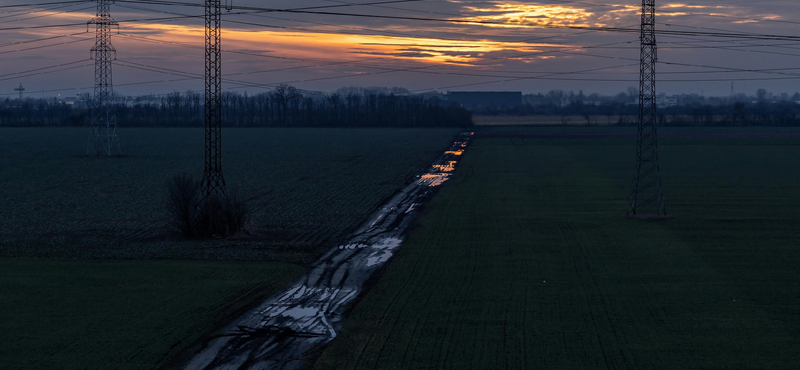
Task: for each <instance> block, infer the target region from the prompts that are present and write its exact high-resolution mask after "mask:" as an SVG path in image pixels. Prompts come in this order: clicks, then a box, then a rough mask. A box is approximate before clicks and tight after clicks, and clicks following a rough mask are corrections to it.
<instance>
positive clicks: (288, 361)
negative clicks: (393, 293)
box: [185, 132, 473, 370]
mask: <svg viewBox="0 0 800 370" xmlns="http://www.w3.org/2000/svg"><path fill="white" fill-rule="evenodd" d="M472 135H473V133H472V132H467V133H462V134H460V135H459V136H458V138H457V139H456V140H455V141H454V142H453V144H452V145H451V146H450V148H449V149H448V150H447V151H445V152H444V153H443V154H442V155H440V156H439V158H437V159H436V161H435V162H434V163H433V164H432V165H431V167H430V168H429V169H428V171H427V172H425V173H423V174H420V175H418V176H417V178H416V180H415V181H414V182H412V183H411V184H409V185H407V186H406V187H405V188H403V189H402V190H400V191H399V192H398V193H396V194H395V195H394V196H393V197H392V198H391V199H390V200H389V201H388V202H386V203H385V204H384V205H383V206H382V207H381V208H380V209H378V210H377V211H376V212H374V213H373V214H372V215H371V216H370V217H369V219H367V221H366V222H365V223H364V224H362V226H361V227H360V228H359V229H358V230H356V231H355V232H354V233H353V234H351V235H350V236H349V237H348V238H347V241H346V242H345V243H343V244H341V245H339V246H337V247H335V248H333V249H331V250H330V251H328V252H327V253H326V254H325V255H323V256H322V258H321V259H320V260H319V261H318V262H317V263H315V264H314V266H313V267H312V269H311V270H310V271H309V272H308V273H307V274H306V275H305V276H303V277H302V278H301V279H300V280H298V281H297V282H296V283H295V284H293V285H292V286H290V287H289V288H287V289H286V290H284V291H283V292H282V293H280V294H278V295H276V296H273V297H270V298H269V299H268V300H266V301H265V302H263V303H262V304H261V305H260V306H259V307H257V308H256V309H254V310H251V311H249V312H248V313H246V314H244V315H243V316H241V317H239V318H238V319H236V320H235V321H234V322H233V323H232V324H231V325H229V326H228V327H227V328H226V329H225V330H223V332H222V334H220V335H218V336H216V337H214V338H211V339H210V340H209V341H208V342H207V343H205V346H204V348H203V349H202V350H201V351H200V352H199V353H197V354H196V355H195V356H194V357H193V358H192V359H191V361H190V362H189V363H188V364H187V365H186V367H185V368H186V369H190V370H199V369H202V370H207V369H208V370H210V369H282V370H284V369H285V370H289V369H298V368H302V367H303V365H305V357H306V354H308V353H309V352H311V351H314V350H316V349H318V348H320V347H321V346H322V345H324V344H326V343H328V342H330V341H331V340H333V339H334V338H335V337H336V335H337V333H338V331H339V330H340V329H341V328H342V326H343V324H344V316H343V315H344V312H345V310H346V309H347V306H348V304H349V303H351V302H352V301H353V300H354V299H355V298H356V297H358V295H359V294H360V293H361V290H362V287H363V285H364V283H365V282H366V281H367V279H368V278H369V277H370V276H371V275H372V274H373V273H374V272H375V271H377V270H378V269H379V268H380V267H381V266H383V265H385V264H386V263H387V262H388V261H389V260H390V259H391V257H392V256H393V255H394V253H395V251H396V250H397V249H398V248H400V246H401V245H402V243H403V241H404V240H405V234H406V232H407V231H408V230H409V228H410V227H411V225H412V224H413V222H414V220H415V219H416V218H417V216H418V215H419V209H420V206H421V205H422V204H425V203H426V202H427V201H428V200H429V199H430V198H431V196H432V195H433V193H434V191H435V190H436V188H437V187H439V186H440V185H442V184H443V183H444V182H445V181H447V180H448V179H449V178H450V176H451V174H452V172H453V171H454V170H455V165H456V164H457V163H458V161H459V159H460V157H461V155H462V154H463V153H464V150H465V148H466V146H467V143H468V142H469V140H470V138H471V136H472Z"/></svg>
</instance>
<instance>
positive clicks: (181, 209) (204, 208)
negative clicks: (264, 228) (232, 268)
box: [166, 173, 249, 238]
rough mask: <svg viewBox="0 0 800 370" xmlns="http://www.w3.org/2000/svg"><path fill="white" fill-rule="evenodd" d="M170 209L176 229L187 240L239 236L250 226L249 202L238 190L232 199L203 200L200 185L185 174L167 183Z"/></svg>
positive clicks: (217, 197) (167, 202)
mask: <svg viewBox="0 0 800 370" xmlns="http://www.w3.org/2000/svg"><path fill="white" fill-rule="evenodd" d="M167 190H168V196H167V200H166V207H167V209H168V210H169V212H170V215H171V216H172V226H173V227H175V228H176V229H178V231H180V232H181V233H182V234H183V235H185V236H186V237H187V238H196V237H200V238H208V237H211V238H222V237H227V236H231V235H235V234H237V233H238V232H240V231H241V230H242V229H243V228H244V227H245V225H247V224H248V221H249V220H248V214H249V210H248V207H247V202H246V201H245V200H244V199H242V198H241V197H240V196H239V192H238V191H236V190H235V189H234V190H233V191H231V192H229V194H228V196H224V195H211V196H208V197H205V198H202V199H201V194H200V193H201V191H200V182H199V181H197V180H195V179H194V178H193V177H192V176H191V175H189V174H186V173H181V174H179V175H176V176H174V177H173V178H172V179H170V181H169V182H168V183H167Z"/></svg>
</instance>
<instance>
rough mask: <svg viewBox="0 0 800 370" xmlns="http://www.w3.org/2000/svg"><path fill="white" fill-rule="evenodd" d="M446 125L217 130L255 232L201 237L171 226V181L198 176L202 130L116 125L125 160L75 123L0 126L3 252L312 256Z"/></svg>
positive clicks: (395, 183)
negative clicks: (186, 236)
mask: <svg viewBox="0 0 800 370" xmlns="http://www.w3.org/2000/svg"><path fill="white" fill-rule="evenodd" d="M457 133H458V131H457V130H454V129H225V130H224V132H223V140H224V146H223V149H224V153H223V154H224V160H223V171H224V174H225V177H226V182H227V184H228V186H229V187H238V188H239V189H240V194H241V195H242V196H244V197H245V198H248V199H249V200H250V205H249V208H250V209H251V211H252V218H253V219H254V222H255V229H256V232H257V236H254V237H246V238H235V239H233V240H226V241H212V242H206V243H197V242H196V241H193V242H186V241H183V240H181V239H180V238H179V237H178V236H177V235H176V233H175V232H174V231H173V230H170V228H169V227H168V223H169V222H168V213H167V210H166V208H165V207H164V205H163V199H164V198H165V196H166V182H167V180H168V179H169V178H170V177H171V176H173V175H175V174H178V173H180V172H182V171H186V172H188V173H190V174H193V175H194V176H195V177H200V176H201V175H202V166H203V135H204V134H203V130H202V129H167V128H161V129H121V130H120V138H121V141H122V148H123V154H125V156H123V157H121V158H94V157H91V158H87V157H84V156H83V154H84V150H85V146H84V145H85V143H86V137H87V135H88V131H87V130H86V129H80V128H28V129H15V128H4V129H2V131H0V189H3V196H2V197H0V219H2V220H3V227H2V228H0V257H36V258H40V257H55V258H91V259H117V258H125V259H154V258H156V259H164V258H167V259H211V260H269V261H292V262H300V263H304V262H310V261H313V259H314V257H315V256H316V255H317V254H318V253H319V251H320V248H324V247H326V246H328V245H329V244H331V243H334V242H336V241H337V240H339V239H341V238H343V237H344V236H346V235H347V232H348V231H350V230H352V229H354V228H355V227H356V226H357V225H358V224H359V223H361V222H362V221H363V220H364V219H365V218H366V217H367V216H368V215H369V214H370V213H371V212H372V211H373V210H374V209H376V208H377V207H378V206H379V205H380V204H381V203H382V202H383V200H384V199H386V198H388V197H389V196H391V195H392V194H393V193H394V192H395V191H397V190H398V189H399V188H401V187H402V186H403V185H405V184H406V183H407V182H409V181H410V180H411V179H412V178H413V176H414V175H415V174H416V173H418V172H420V171H421V170H423V169H424V168H426V167H427V166H429V165H430V163H431V161H432V160H433V159H434V158H436V157H437V156H438V155H439V154H441V151H442V150H444V148H446V147H447V146H448V145H449V144H450V141H451V140H452V138H453V137H454V136H455V135H456V134H457Z"/></svg>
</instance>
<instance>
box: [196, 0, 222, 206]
mask: <svg viewBox="0 0 800 370" xmlns="http://www.w3.org/2000/svg"><path fill="white" fill-rule="evenodd" d="M220 2H221V0H206V3H205V8H206V15H205V19H206V73H205V80H206V81H205V82H206V95H205V98H206V101H205V131H206V146H205V152H206V163H205V169H204V171H203V180H202V183H201V186H202V191H203V197H204V198H208V197H212V196H222V197H224V196H225V179H224V178H223V176H222V58H221V56H222V55H221V54H222V53H221V45H220V38H221V37H220V36H221V34H220V23H221V22H220V19H221V15H222V12H221V9H220V8H221V6H220V5H221V4H220Z"/></svg>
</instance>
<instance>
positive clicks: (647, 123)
mask: <svg viewBox="0 0 800 370" xmlns="http://www.w3.org/2000/svg"><path fill="white" fill-rule="evenodd" d="M655 27H656V2H655V0H642V33H641V62H640V68H639V69H640V76H639V131H638V138H637V139H638V143H637V150H636V176H635V177H634V180H633V190H632V191H631V197H630V199H629V201H628V202H629V203H630V209H629V210H628V216H636V215H642V214H652V215H655V216H657V217H661V216H665V215H666V214H667V210H666V207H665V204H664V193H663V191H662V189H661V175H660V174H659V167H658V144H657V125H658V121H657V117H658V116H657V114H656V62H657V61H658V49H657V47H656V28H655Z"/></svg>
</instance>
